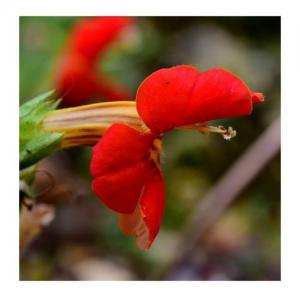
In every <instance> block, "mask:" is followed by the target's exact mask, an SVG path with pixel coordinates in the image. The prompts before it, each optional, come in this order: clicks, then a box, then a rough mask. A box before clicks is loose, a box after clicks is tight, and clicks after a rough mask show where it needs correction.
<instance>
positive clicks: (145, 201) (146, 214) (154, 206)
mask: <svg viewBox="0 0 300 300" xmlns="http://www.w3.org/2000/svg"><path fill="white" fill-rule="evenodd" d="M164 207H165V188H164V182H163V179H162V177H161V174H160V171H159V170H158V169H157V168H156V169H154V171H153V172H152V174H151V176H150V177H149V178H148V180H147V181H146V183H145V186H144V189H143V193H142V195H141V198H140V200H139V203H138V205H137V207H136V209H135V211H134V212H133V213H132V214H130V215H126V214H121V215H120V228H121V230H122V232H123V233H124V234H125V235H135V236H136V244H137V246H138V247H139V248H140V249H142V250H146V249H148V248H150V246H151V245H152V243H153V241H154V239H155V237H156V235H157V234H158V232H159V228H160V224H161V221H162V217H163V212H164Z"/></svg>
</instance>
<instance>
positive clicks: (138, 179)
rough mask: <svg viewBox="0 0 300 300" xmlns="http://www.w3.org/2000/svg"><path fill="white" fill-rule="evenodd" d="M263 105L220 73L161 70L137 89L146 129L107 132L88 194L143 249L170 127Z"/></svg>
mask: <svg viewBox="0 0 300 300" xmlns="http://www.w3.org/2000/svg"><path fill="white" fill-rule="evenodd" d="M261 101H263V95H262V94H261V93H253V92H251V91H250V90H249V88H248V87H247V86H246V85H245V84H244V83H243V82H242V81H241V80H240V79H239V78H238V77H236V76H235V75H233V74H231V73H229V72H227V71H225V70H220V69H212V70H209V71H206V72H198V71H197V69H195V68H193V67H190V66H177V67H173V68H168V69H161V70H159V71H157V72H154V73H153V74H151V75H150V76H149V77H147V78H146V79H145V80H144V81H143V82H142V84H141V85H140V87H139V89H138V92H137V97H136V102H137V109H138V113H139V115H140V117H141V118H142V119H143V121H144V122H145V124H146V125H147V126H148V128H149V129H148V130H146V131H145V132H140V131H138V130H136V129H134V128H130V127H128V126H127V125H124V124H115V125H113V126H112V127H110V128H109V129H108V130H107V131H106V133H105V135H104V136H103V137H102V139H101V140H100V141H99V142H98V143H97V145H96V146H95V147H94V149H93V156H92V160H91V166H90V170H91V174H92V176H94V177H95V179H94V181H93V189H94V191H95V193H96V194H97V195H98V197H99V198H100V199H101V200H102V201H103V202H104V203H105V204H106V205H107V206H108V207H109V208H111V209H113V210H115V211H117V212H119V213H120V214H121V215H120V226H121V229H122V231H123V232H124V233H125V234H134V235H136V237H137V239H136V242H137V245H138V246H139V247H140V248H141V249H147V248H149V247H150V246H151V244H152V242H153V240H154V239H155V237H156V235H157V233H158V231H159V227H160V223H161V220H162V215H163V209H164V198H165V195H164V184H163V180H162V177H161V173H160V165H159V161H160V159H159V153H160V141H161V138H162V134H163V133H164V132H166V131H168V130H170V129H172V128H175V127H181V126H185V125H193V124H194V123H199V122H205V121H209V120H213V119H218V118H225V117H229V116H232V117H234V116H242V115H248V114H250V113H251V111H252V105H253V103H257V102H261Z"/></svg>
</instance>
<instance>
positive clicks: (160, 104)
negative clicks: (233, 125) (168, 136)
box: [136, 65, 262, 133]
mask: <svg viewBox="0 0 300 300" xmlns="http://www.w3.org/2000/svg"><path fill="white" fill-rule="evenodd" d="M258 94H259V93H256V94H254V95H258ZM252 95H253V94H252V92H251V91H250V90H249V88H248V87H247V86H246V85H245V84H244V82H243V81H241V80H240V79H239V78H238V77H236V76H235V75H233V74H232V73H230V72H228V71H225V70H221V69H211V70H208V71H205V72H198V70H197V69H196V68H193V67H190V66H184V65H183V66H177V67H172V68H168V69H161V70H158V71H156V72H154V73H153V74H151V75H150V76H149V77H147V78H146V79H145V80H144V81H143V82H142V84H141V85H140V87H139V89H138V93H137V97H136V100H137V109H138V112H139V114H140V116H141V117H142V119H143V121H144V122H145V123H146V125H147V126H148V127H149V128H151V129H152V130H153V131H154V132H156V133H160V132H165V131H168V130H170V129H172V128H174V127H179V126H184V125H189V124H193V123H198V122H205V121H209V120H213V119H219V118H225V117H234V116H241V115H247V114H250V113H251V111H252V101H253V100H254V101H253V102H257V101H256V100H255V99H256V98H255V97H254V98H252ZM260 95H261V94H260ZM261 96H262V95H261Z"/></svg>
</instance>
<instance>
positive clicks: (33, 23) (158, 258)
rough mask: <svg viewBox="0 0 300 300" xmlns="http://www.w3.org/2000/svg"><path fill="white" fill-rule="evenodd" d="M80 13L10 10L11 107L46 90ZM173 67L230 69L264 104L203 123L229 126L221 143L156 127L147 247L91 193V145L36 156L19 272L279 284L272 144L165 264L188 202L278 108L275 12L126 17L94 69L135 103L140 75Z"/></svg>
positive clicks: (43, 276)
mask: <svg viewBox="0 0 300 300" xmlns="http://www.w3.org/2000/svg"><path fill="white" fill-rule="evenodd" d="M81 19H82V18H79V17H21V18H20V103H23V102H24V101H26V100H29V99H30V98H32V97H34V96H36V95H37V94H39V93H42V92H45V91H48V90H50V89H53V88H55V84H54V79H53V78H54V76H55V74H54V73H55V66H56V64H57V57H58V56H59V55H60V53H61V51H62V49H63V48H64V45H65V43H66V40H67V39H68V36H69V35H70V32H71V31H72V29H73V28H74V25H75V24H76V23H77V22H79V21H80V20H81ZM178 64H190V65H193V66H196V67H197V68H198V69H199V70H205V69H209V68H213V67H219V68H225V69H228V70H230V71H232V72H233V73H235V74H237V75H238V76H240V77H241V78H242V79H243V80H244V81H245V82H246V83H247V84H248V85H249V87H250V88H251V89H252V90H254V91H260V92H263V93H264V95H265V97H266V101H265V102H264V103H263V104H262V105H257V106H256V107H255V109H254V113H253V114H252V115H251V116H249V117H242V118H236V119H227V120H221V121H218V122H212V124H213V123H215V124H218V125H224V126H232V127H233V128H234V129H236V130H237V131H238V136H237V137H236V138H234V139H233V140H231V141H230V142H227V141H225V140H224V139H222V137H221V136H219V135H201V134H199V133H196V132H189V131H179V130H177V131H176V130H174V131H172V132H170V133H168V134H167V135H166V138H165V139H164V145H163V156H162V168H163V173H164V177H165V180H166V192H167V195H166V210H165V215H164V219H163V224H162V227H161V230H160V233H159V235H158V237H157V239H156V241H155V242H154V244H153V246H152V248H151V249H150V250H149V251H146V252H142V251H140V250H138V249H137V248H136V246H135V243H134V238H126V237H124V236H123V235H122V234H121V233H120V231H119V228H118V222H117V216H116V214H115V213H113V212H112V211H110V210H108V209H107V208H105V207H104V205H103V204H102V203H100V202H99V200H98V199H97V198H96V197H95V195H94V194H93V193H92V191H91V187H90V184H91V177H90V175H89V172H88V166H89V159H90V152H91V149H90V148H84V149H70V150H66V151H60V152H58V153H56V154H54V155H52V156H51V157H49V158H47V159H44V160H43V161H41V162H40V163H39V166H38V168H39V170H40V171H39V172H38V173H37V176H36V177H37V178H36V180H35V183H34V184H35V186H34V188H35V189H36V190H37V194H39V195H38V197H37V198H36V201H37V204H36V206H35V207H34V209H33V210H32V211H27V210H22V211H21V217H20V247H21V248H20V279H21V280H280V152H279V151H277V152H276V155H275V156H274V157H273V158H272V160H271V161H269V162H268V163H267V164H266V165H265V166H264V168H263V169H262V170H261V171H260V172H259V173H258V174H257V176H256V177H255V179H254V180H252V181H251V182H249V184H248V185H247V187H246V188H245V189H243V191H242V193H240V194H239V196H238V197H236V198H235V199H233V200H232V203H231V205H230V206H229V207H227V208H226V209H224V211H223V212H222V215H221V216H220V217H219V218H218V220H217V221H216V222H214V224H213V225H212V226H210V228H209V229H208V230H207V231H206V232H205V234H204V235H203V236H201V239H199V242H198V243H197V246H196V247H194V248H193V250H192V253H191V254H190V255H189V257H186V258H184V259H183V261H181V264H180V267H178V266H177V265H176V264H174V261H175V260H176V256H177V254H178V251H179V250H180V249H181V247H183V245H182V243H183V242H184V243H186V240H185V239H184V238H183V235H184V234H185V230H187V229H189V228H187V227H188V226H189V224H190V223H189V220H190V219H191V218H194V217H195V216H194V215H195V214H196V213H197V211H196V207H197V206H198V205H199V203H201V201H202V199H203V198H204V196H205V195H206V194H207V193H208V191H210V190H211V189H213V188H214V186H215V184H216V183H217V182H218V180H219V179H221V178H222V176H223V175H224V173H225V172H226V170H228V168H230V166H232V165H233V164H234V162H235V161H236V160H237V159H238V158H239V157H240V155H241V154H242V153H244V151H246V150H247V149H248V148H249V147H250V146H251V144H252V143H253V142H254V141H255V140H256V139H257V138H258V137H259V135H260V134H261V133H262V132H263V131H264V130H265V129H266V128H268V126H269V125H270V124H271V123H272V122H273V121H274V120H275V119H277V118H278V117H279V116H280V18H279V17H135V18H134V19H133V22H132V24H131V25H130V26H129V27H128V28H126V29H125V30H124V32H122V36H121V37H120V38H118V39H116V40H115V41H114V42H113V43H112V44H111V46H110V47H109V48H108V49H107V50H106V52H105V55H104V56H103V57H102V58H101V60H100V61H99V62H98V67H99V70H101V72H102V73H103V74H105V75H106V76H107V77H108V78H113V79H114V80H117V81H118V82H120V83H122V84H123V85H124V86H126V87H127V88H128V90H129V91H130V92H131V94H132V97H133V98H132V99H134V95H135V91H136V89H137V87H138V85H139V83H140V82H141V81H142V80H143V79H144V78H145V77H146V76H147V75H149V74H150V73H151V72H153V71H155V70H157V69H159V68H162V67H169V66H173V65H178ZM97 100H101V99H97ZM257 155H259V153H257ZM253 163H254V164H255V160H254V161H253ZM49 174H51V175H49ZM193 230H196V231H197V228H194V229H193Z"/></svg>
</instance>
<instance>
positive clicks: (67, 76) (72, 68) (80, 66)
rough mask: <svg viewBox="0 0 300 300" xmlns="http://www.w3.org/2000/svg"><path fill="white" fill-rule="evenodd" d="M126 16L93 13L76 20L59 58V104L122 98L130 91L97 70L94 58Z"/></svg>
mask: <svg viewBox="0 0 300 300" xmlns="http://www.w3.org/2000/svg"><path fill="white" fill-rule="evenodd" d="M131 23H132V19H131V18H129V17H95V18H89V19H86V20H83V21H81V22H79V23H78V24H77V25H76V26H75V28H74V30H73V32H72V33H71V35H70V38H69V40H68V42H67V45H66V47H65V49H64V51H63V53H62V55H61V57H60V59H59V63H58V67H57V70H56V74H55V76H56V78H55V82H56V89H57V91H58V94H59V96H61V97H62V106H65V107H67V106H76V105H80V104H83V103H85V102H87V101H89V100H95V99H99V98H101V99H105V100H124V99H128V98H129V97H130V96H131V95H130V92H129V91H128V90H127V89H126V88H125V87H124V86H122V85H120V84H119V83H117V82H114V81H112V80H108V79H107V78H106V76H104V75H103V74H101V73H100V74H99V72H98V71H97V65H96V63H97V61H98V60H99V59H101V56H102V55H103V54H104V53H105V52H106V51H107V49H108V47H109V46H110V45H111V43H112V42H113V41H115V40H116V39H117V38H118V36H119V35H120V33H121V32H122V30H123V29H124V28H126V27H127V26H129V25H130V24H131Z"/></svg>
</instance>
